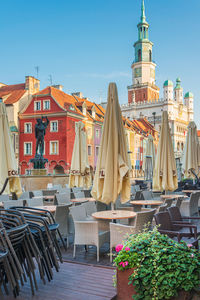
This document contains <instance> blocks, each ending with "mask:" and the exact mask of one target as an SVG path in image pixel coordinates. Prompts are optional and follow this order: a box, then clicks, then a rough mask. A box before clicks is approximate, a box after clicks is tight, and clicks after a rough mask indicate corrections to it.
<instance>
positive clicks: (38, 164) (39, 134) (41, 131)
mask: <svg viewBox="0 0 200 300" xmlns="http://www.w3.org/2000/svg"><path fill="white" fill-rule="evenodd" d="M44 119H46V122H43V120H44ZM48 125H49V120H48V119H47V117H42V119H37V124H36V125H35V138H36V149H35V157H34V158H31V159H30V162H31V163H33V166H34V169H45V164H46V163H47V162H48V159H46V158H44V157H43V154H44V136H45V133H46V129H47V126H48Z"/></svg>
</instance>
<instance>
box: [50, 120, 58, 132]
mask: <svg viewBox="0 0 200 300" xmlns="http://www.w3.org/2000/svg"><path fill="white" fill-rule="evenodd" d="M50 131H51V132H58V121H51V122H50Z"/></svg>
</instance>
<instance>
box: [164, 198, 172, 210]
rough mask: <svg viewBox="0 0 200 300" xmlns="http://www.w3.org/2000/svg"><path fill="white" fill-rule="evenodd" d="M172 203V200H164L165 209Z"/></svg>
mask: <svg viewBox="0 0 200 300" xmlns="http://www.w3.org/2000/svg"><path fill="white" fill-rule="evenodd" d="M173 201H174V199H165V201H164V204H166V205H167V207H166V209H167V208H168V207H170V206H171V205H172V203H173ZM166 209H165V210H166Z"/></svg>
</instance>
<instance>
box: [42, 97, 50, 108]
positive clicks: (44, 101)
mask: <svg viewBox="0 0 200 300" xmlns="http://www.w3.org/2000/svg"><path fill="white" fill-rule="evenodd" d="M46 102H48V103H49V108H45V103H46ZM50 107H51V106H50V100H49V99H47V100H43V110H50Z"/></svg>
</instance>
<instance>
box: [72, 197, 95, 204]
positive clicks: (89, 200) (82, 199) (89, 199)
mask: <svg viewBox="0 0 200 300" xmlns="http://www.w3.org/2000/svg"><path fill="white" fill-rule="evenodd" d="M95 201H96V200H95V199H94V198H75V199H71V200H70V202H72V203H73V204H74V205H75V204H77V203H79V204H80V203H85V202H95Z"/></svg>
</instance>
